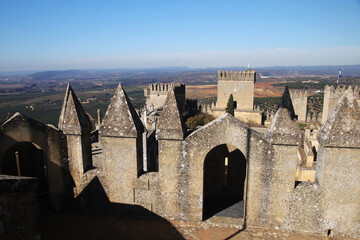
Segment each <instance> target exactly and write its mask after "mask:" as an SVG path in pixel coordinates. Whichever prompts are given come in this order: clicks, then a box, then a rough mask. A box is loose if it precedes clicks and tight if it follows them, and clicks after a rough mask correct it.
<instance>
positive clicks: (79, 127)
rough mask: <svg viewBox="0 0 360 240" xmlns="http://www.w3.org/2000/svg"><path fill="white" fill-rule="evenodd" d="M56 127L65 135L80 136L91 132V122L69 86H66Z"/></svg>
mask: <svg viewBox="0 0 360 240" xmlns="http://www.w3.org/2000/svg"><path fill="white" fill-rule="evenodd" d="M58 127H59V129H60V130H62V131H63V132H64V133H65V134H79V135H80V134H82V133H84V132H87V131H90V130H91V122H90V119H89V117H88V115H87V114H86V112H85V110H84V109H83V107H82V106H81V104H80V101H79V99H78V98H77V96H76V95H75V92H74V90H73V89H72V88H71V86H70V84H68V85H67V88H66V93H65V98H64V103H63V106H62V109H61V113H60V118H59V124H58Z"/></svg>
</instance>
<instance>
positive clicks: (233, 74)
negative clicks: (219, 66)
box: [218, 69, 256, 82]
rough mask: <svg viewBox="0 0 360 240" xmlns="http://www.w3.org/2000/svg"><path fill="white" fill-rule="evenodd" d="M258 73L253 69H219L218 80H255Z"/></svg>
mask: <svg viewBox="0 0 360 240" xmlns="http://www.w3.org/2000/svg"><path fill="white" fill-rule="evenodd" d="M255 79H256V73H255V71H254V70H253V69H249V70H245V71H233V70H231V71H228V70H226V71H224V70H218V80H220V81H254V82H255Z"/></svg>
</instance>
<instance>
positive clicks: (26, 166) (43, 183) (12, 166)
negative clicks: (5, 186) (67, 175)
mask: <svg viewBox="0 0 360 240" xmlns="http://www.w3.org/2000/svg"><path fill="white" fill-rule="evenodd" d="M0 163H1V168H0V169H1V174H6V175H14V176H25V177H35V178H37V179H38V183H39V188H38V194H39V195H45V194H47V192H48V183H47V170H46V161H45V154H44V152H43V150H42V149H41V148H40V147H38V146H36V145H34V144H33V143H30V142H18V143H16V144H14V145H12V146H11V147H10V148H9V149H8V150H7V151H6V152H5V154H4V155H3V158H2V160H1V162H0Z"/></svg>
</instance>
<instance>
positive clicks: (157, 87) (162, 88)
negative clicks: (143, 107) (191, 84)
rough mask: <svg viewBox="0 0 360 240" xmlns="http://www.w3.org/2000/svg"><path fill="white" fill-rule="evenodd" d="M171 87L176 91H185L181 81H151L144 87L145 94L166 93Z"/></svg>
mask: <svg viewBox="0 0 360 240" xmlns="http://www.w3.org/2000/svg"><path fill="white" fill-rule="evenodd" d="M171 89H175V92H176V91H185V84H183V83H152V84H149V85H148V86H147V88H146V89H145V96H147V95H150V94H166V95H167V94H168V92H169V91H170V90H171Z"/></svg>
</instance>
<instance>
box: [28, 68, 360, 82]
mask: <svg viewBox="0 0 360 240" xmlns="http://www.w3.org/2000/svg"><path fill="white" fill-rule="evenodd" d="M339 68H340V67H339V66H273V67H257V68H255V70H256V72H257V74H258V76H259V75H262V76H278V77H301V76H314V75H315V76H329V75H332V76H337V75H338V73H339ZM218 69H224V70H246V69H247V68H246V67H222V68H188V67H163V68H134V69H126V68H124V69H101V70H65V71H44V72H37V73H33V74H30V75H28V77H30V78H31V79H33V80H35V81H49V80H58V81H62V80H69V79H71V80H91V79H97V80H99V79H105V80H106V79H108V80H114V79H118V80H121V81H124V82H129V83H130V82H131V83H141V82H144V83H145V82H156V81H158V80H162V81H163V80H164V77H165V76H175V75H178V74H182V75H186V74H211V75H213V74H216V72H217V70H218ZM341 70H342V74H343V76H353V77H360V65H345V66H341ZM146 79H147V80H146ZM157 79H158V80H157ZM169 81H172V79H171V80H170V79H169Z"/></svg>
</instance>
